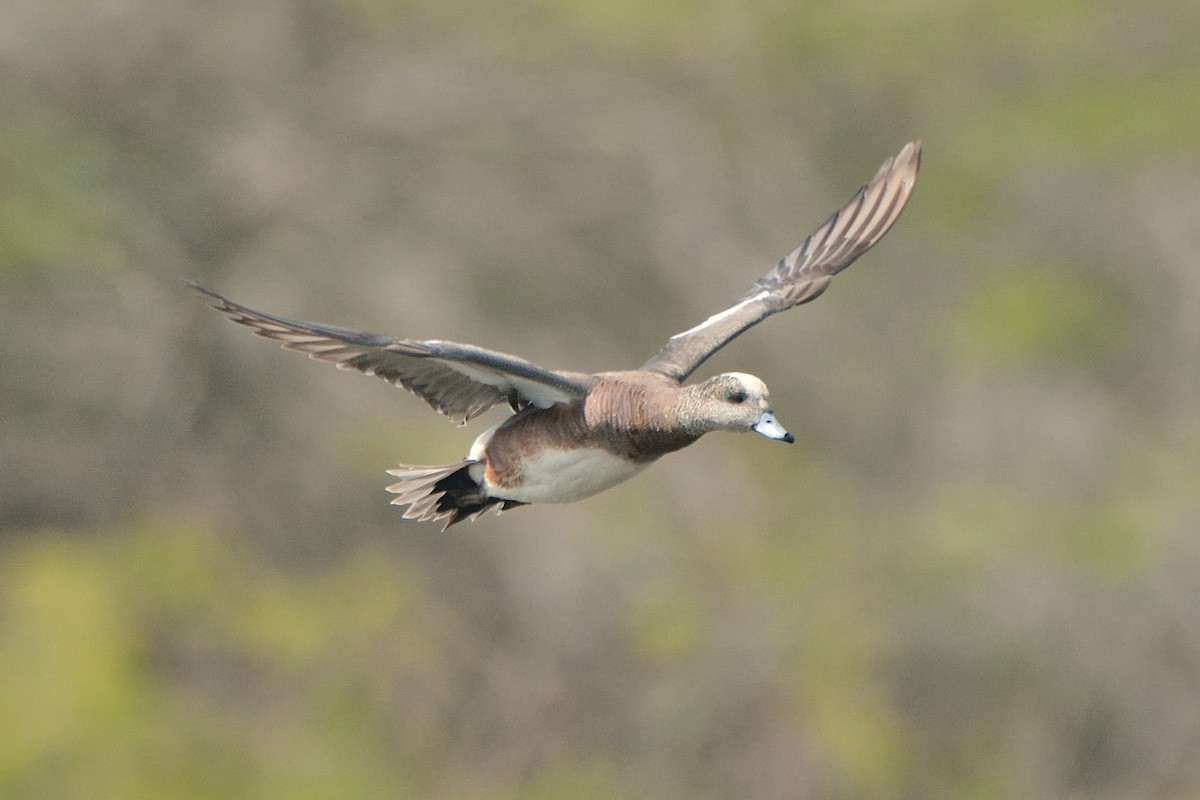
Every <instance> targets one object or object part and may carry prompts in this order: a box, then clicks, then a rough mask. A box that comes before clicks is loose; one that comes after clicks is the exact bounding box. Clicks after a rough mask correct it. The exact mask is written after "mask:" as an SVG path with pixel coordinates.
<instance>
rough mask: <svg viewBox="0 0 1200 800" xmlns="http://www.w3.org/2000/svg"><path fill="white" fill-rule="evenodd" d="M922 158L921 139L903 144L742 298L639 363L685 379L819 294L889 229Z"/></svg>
mask: <svg viewBox="0 0 1200 800" xmlns="http://www.w3.org/2000/svg"><path fill="white" fill-rule="evenodd" d="M920 164H921V143H920V142H910V143H909V144H907V145H905V146H904V149H903V150H901V151H900V152H899V153H898V154H897V155H896V156H895V157H893V158H889V159H888V160H887V161H885V162H884V163H883V166H882V167H880V168H879V171H878V172H877V173H875V177H874V178H872V179H871V182H870V183H868V184H867V185H866V186H864V187H862V188H861V189H859V190H858V192H857V193H856V194H855V195H854V196H853V197H852V198H850V202H848V203H846V205H845V207H844V208H842V210H840V211H838V212H836V213H835V214H834V215H833V216H832V217H830V218H829V219H828V220H826V222H825V224H824V225H822V226H821V227H820V228H817V230H816V231H815V232H814V233H813V234H812V235H811V236H809V237H808V238H807V239H805V240H804V242H803V243H802V244H801V245H800V246H799V247H797V248H796V249H795V250H793V251H792V252H790V253H788V254H787V255H786V256H784V257H783V259H782V260H780V262H779V263H778V264H776V265H775V268H774V269H772V270H771V271H770V272H768V273H767V274H766V275H763V276H762V277H761V278H759V279H758V281H757V282H755V284H754V288H752V289H751V290H750V291H748V292H746V294H744V295H742V296H741V297H740V298H739V299H738V302H736V303H735V304H733V305H732V306H730V307H729V308H727V309H725V310H724V311H721V312H720V313H717V314H714V315H713V316H711V317H709V318H708V319H706V320H704V322H701V323H700V324H699V325H697V326H696V327H694V328H689V329H688V330H686V331H684V332H683V333H677V334H675V335H674V336H672V337H671V338H670V340H669V341H668V342H667V345H666V347H664V348H663V349H662V350H660V351H659V353H658V355H656V356H654V358H652V359H650V360H649V361H647V362H646V363H645V364H643V365H642V366H641V369H644V370H649V371H653V372H661V373H663V374H665V375H670V376H671V377H673V378H676V379H678V380H683V379H685V378H686V377H687V376H688V375H690V374H691V373H692V372H693V371H695V369H696V368H697V367H699V366H700V365H701V364H702V363H704V361H705V360H706V359H707V358H708V357H709V356H711V355H712V354H713V353H715V352H717V350H720V349H721V348H722V347H724V346H725V345H726V344H728V343H729V341H730V340H732V339H733V338H734V337H735V336H737V335H738V334H740V333H741V332H742V331H744V330H746V329H747V328H749V327H750V326H752V325H755V324H757V323H759V322H762V321H763V320H764V319H766V318H767V317H768V316H770V315H771V314H774V313H776V312H778V311H784V310H786V309H789V308H792V307H793V306H798V305H800V304H801V303H807V302H808V301H809V300H813V299H815V298H817V297H818V296H819V295H820V294H821V293H822V292H824V291H825V289H826V288H828V286H829V282H830V280H832V278H833V276H834V275H836V274H837V273H839V272H841V271H842V270H843V269H845V268H846V267H848V266H850V265H851V264H852V263H853V262H854V260H855V259H856V258H858V257H859V256H861V255H862V254H863V253H865V252H867V251H868V250H870V249H871V246H872V245H874V244H875V243H876V242H878V241H879V240H880V239H881V238H882V237H883V235H884V234H885V233H887V231H888V229H889V228H890V227H892V223H894V222H895V221H896V218H897V217H899V216H900V212H901V211H902V210H903V209H904V204H905V203H907V202H908V197H909V195H910V194H911V193H912V189H913V184H914V183H916V180H917V169H918V167H920Z"/></svg>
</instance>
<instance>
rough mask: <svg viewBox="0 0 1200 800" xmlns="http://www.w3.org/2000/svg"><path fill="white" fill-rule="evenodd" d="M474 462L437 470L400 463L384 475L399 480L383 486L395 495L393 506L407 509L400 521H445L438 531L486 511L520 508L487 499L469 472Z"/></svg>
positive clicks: (515, 502)
mask: <svg viewBox="0 0 1200 800" xmlns="http://www.w3.org/2000/svg"><path fill="white" fill-rule="evenodd" d="M479 463H480V462H478V461H472V460H471V459H467V460H465V461H460V462H459V463H457V464H446V465H444V466H438V467H414V466H406V465H403V464H401V465H400V466H398V467H396V468H395V469H389V470H388V474H389V475H394V476H395V477H397V478H399V479H400V480H399V481H397V482H396V483H393V484H392V485H391V486H389V487H387V490H388V491H389V492H391V493H393V494H395V495H396V496H395V497H393V498H392V505H394V506H405V505H406V506H408V508H407V509H405V511H404V519H412V520H417V521H419V522H424V521H431V520H442V519H444V520H446V524H445V525H444V526H442V530H446V528H449V527H450V526H451V525H455V524H457V523H459V522H473V521H475V520H477V519H479V518H480V517H482V516H483V515H484V514H486V513H488V512H489V511H496V512H497V513H499V512H500V511H503V510H505V509H508V508H513V507H514V506H520V505H524V503H519V502H517V501H515V500H503V499H500V498H496V497H490V496H488V494H487V493H486V492H484V490H483V489H482V488H481V487H480V485H479V480H478V478H477V477H475V476H474V475H472V474H471V473H472V469H471V467H473V466H474V465H476V464H479Z"/></svg>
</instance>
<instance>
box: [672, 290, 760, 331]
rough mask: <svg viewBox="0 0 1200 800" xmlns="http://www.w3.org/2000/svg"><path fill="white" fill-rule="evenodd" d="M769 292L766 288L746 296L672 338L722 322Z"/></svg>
mask: <svg viewBox="0 0 1200 800" xmlns="http://www.w3.org/2000/svg"><path fill="white" fill-rule="evenodd" d="M769 294H770V292H769V291H767V290H766V289H764V290H762V291H761V292H759V293H758V294H756V295H754V296H752V297H747V298H746V299H745V300H743V301H742V302H740V303H737V304H736V305H732V306H730V307H729V308H727V309H725V310H724V311H722V312H720V313H718V314H713V315H712V316H711V317H709V318H708V319H706V320H704V322H701V323H700V324H699V325H697V326H696V327H694V328H688V329H687V330H686V331H684V332H683V333H677V334H675V335H674V336H672V337H671V338H672V339H681V338H683V337H684V336H691V335H692V334H693V333H696V332H697V331H702V330H704V329H705V328H707V327H708V326H709V325H712V324H714V323H717V322H720V321H721V320H723V319H725V318H726V317H728V316H730V315H731V314H736V313H737V312H738V311H740V310H742V308H744V307H745V306H748V305H750V304H751V303H756V302H758V301H759V300H762V299H763V298H764V297H766V296H767V295H769Z"/></svg>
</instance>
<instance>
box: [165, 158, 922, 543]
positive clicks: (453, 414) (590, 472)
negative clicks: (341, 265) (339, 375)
mask: <svg viewBox="0 0 1200 800" xmlns="http://www.w3.org/2000/svg"><path fill="white" fill-rule="evenodd" d="M920 160H921V145H920V143H919V142H912V143H910V144H908V145H906V146H905V147H904V149H903V150H901V151H900V153H899V154H897V155H896V156H895V157H894V158H890V159H888V160H887V161H886V162H884V164H883V166H882V167H880V169H879V171H878V172H877V173H876V174H875V177H874V178H873V179H872V180H871V182H870V183H868V184H867V185H866V186H864V187H862V188H861V189H860V190H859V191H858V192H857V193H856V194H855V195H854V196H853V197H852V198H851V199H850V201H849V202H848V203H847V204H846V205H845V207H844V208H842V209H841V210H840V211H838V212H837V213H835V214H834V215H833V216H831V217H830V218H829V219H828V220H827V221H826V222H825V224H823V225H822V226H821V227H819V228H818V229H817V230H816V231H815V232H814V233H813V234H812V235H811V236H809V237H808V238H807V239H805V240H804V242H803V243H802V244H801V245H800V246H799V247H797V248H796V249H794V250H792V251H791V252H790V253H788V254H787V255H786V256H784V257H783V259H782V260H780V262H779V263H778V264H776V265H775V267H774V269H772V270H771V271H770V272H768V273H767V274H765V275H763V276H762V277H761V278H759V279H758V280H757V281H756V282H755V284H754V286H753V287H752V288H751V289H750V291H748V292H747V293H746V294H744V295H742V296H741V297H740V298H739V299H738V301H737V302H736V303H734V304H733V305H732V306H730V307H729V308H727V309H725V310H724V311H721V312H719V313H717V314H714V315H712V316H711V317H709V318H708V319H706V320H704V321H703V322H701V323H700V324H699V325H696V326H695V327H692V328H689V329H687V330H686V331H683V332H682V333H678V334H676V335H674V336H672V337H671V338H670V339H669V340H668V341H667V344H666V346H665V347H663V349H662V350H660V351H659V352H658V354H657V355H655V356H654V357H653V358H651V359H650V360H649V361H647V362H646V363H645V364H643V365H642V366H641V367H639V368H638V369H635V370H623V371H619V372H601V373H599V374H595V375H588V374H584V373H579V372H564V371H560V370H548V369H543V368H542V367H539V366H537V365H535V364H531V363H530V362H528V361H525V360H524V359H521V358H517V357H515V356H510V355H505V354H504V353H497V352H494V351H492V350H485V349H483V348H482V347H474V346H472V345H469V344H457V343H455V342H445V341H439V340H432V341H425V342H419V341H412V340H409V339H392V338H389V337H387V336H379V335H376V334H374V333H365V332H362V331H355V330H350V329H347V328H336V327H332V326H328V325H314V324H312V323H308V322H296V321H293V320H289V319H284V318H282V317H274V316H271V315H269V314H263V313H261V312H259V311H254V310H252V309H249V308H246V307H245V306H241V305H238V304H237V303H234V302H232V301H230V300H227V299H225V298H224V297H221V296H220V295H218V294H216V293H215V292H212V291H209V290H208V289H205V288H203V287H201V286H198V285H197V284H195V283H192V282H191V281H188V282H187V283H188V284H189V285H190V286H192V288H194V289H195V290H196V291H198V292H200V293H201V294H203V295H204V296H205V297H207V298H208V299H209V300H211V301H212V302H213V305H214V307H215V308H217V309H219V310H221V311H223V312H225V313H226V314H228V315H229V317H230V318H231V319H232V320H233V321H234V322H238V323H241V324H242V325H246V326H249V327H250V328H252V329H254V332H255V333H256V334H258V335H259V336H264V337H266V338H268V339H273V340H275V341H277V342H281V343H282V346H283V347H285V348H287V349H289V350H299V351H300V352H302V353H308V354H309V356H310V357H311V358H316V359H320V360H322V361H330V362H333V363H334V364H336V365H337V366H338V367H340V368H342V369H356V370H359V371H360V372H365V373H366V374H368V375H377V376H378V377H380V378H383V379H384V380H386V381H388V382H389V383H393V384H395V385H396V386H401V387H403V388H405V389H408V390H409V391H410V392H412V393H413V394H415V395H417V396H418V397H420V398H421V399H423V400H425V402H427V403H429V405H431V406H433V408H435V409H436V410H437V411H439V412H441V413H442V414H445V415H446V416H447V417H449V418H450V419H451V420H452V421H453V422H456V423H458V424H459V425H462V424H465V423H466V422H467V421H468V420H470V419H472V418H473V417H475V416H478V415H479V414H482V413H483V412H484V411H487V410H488V409H489V408H491V407H492V406H495V405H498V404H501V403H505V402H507V403H508V404H509V405H510V406H511V407H512V410H513V412H514V413H513V415H512V416H510V417H509V418H508V419H506V420H504V421H503V422H501V423H499V424H498V425H495V426H493V427H492V428H490V429H488V430H487V431H484V432H483V434H482V435H480V436H479V438H477V439H476V440H475V442H474V444H472V445H471V449H470V452H469V453H468V454H467V457H466V458H465V459H464V460H462V461H458V462H456V463H453V464H447V465H443V466H431V467H416V466H399V467H397V468H396V469H394V470H388V472H389V473H390V474H392V475H394V476H396V477H397V478H399V481H397V482H396V483H394V484H392V485H391V486H389V487H388V491H389V492H393V493H394V494H395V495H396V497H395V498H394V499H393V500H392V503H393V504H397V505H407V506H408V508H407V509H406V511H405V513H404V517H405V518H406V519H416V520H438V519H444V520H445V526H444V527H445V528H448V527H449V526H451V525H453V524H455V523H457V522H461V521H463V520H474V519H477V518H479V517H480V516H481V515H483V514H486V513H487V512H489V511H493V510H496V511H501V510H504V509H508V508H512V507H514V506H520V505H525V504H527V503H567V502H571V501H574V500H579V499H582V498H584V497H588V496H590V495H593V494H596V493H597V492H601V491H603V490H605V489H608V488H609V487H611V486H615V485H616V484H618V483H620V482H621V481H624V480H628V479H629V478H632V477H633V476H634V475H636V474H637V473H639V472H641V471H642V470H643V469H645V468H646V467H647V466H648V465H649V464H650V463H651V462H653V461H655V460H657V459H658V458H659V457H661V456H663V455H665V454H666V453H670V452H673V451H675V450H679V449H681V448H683V447H686V446H687V445H689V444H691V443H692V442H694V441H696V440H697V439H699V438H700V437H701V436H703V435H704V434H706V433H708V432H709V431H716V430H725V431H743V432H748V431H754V432H757V433H760V434H762V435H763V436H766V437H767V438H769V439H778V440H781V441H784V442H793V441H795V438H794V437H793V436H792V435H791V434H790V433H788V432H787V431H786V430H785V429H784V428H783V426H782V425H780V424H779V422H778V421H776V419H775V415H774V413H773V411H772V410H771V401H770V396H769V394H768V393H767V387H766V384H764V383H763V382H762V381H761V380H760V379H758V378H756V377H754V376H753V375H746V374H744V373H740V372H731V373H727V374H724V375H717V376H716V377H714V378H709V379H708V380H706V381H704V382H703V383H698V384H693V385H690V386H684V385H683V381H684V380H685V379H686V378H687V377H688V376H689V375H691V374H692V373H693V372H694V371H695V370H696V368H697V367H699V366H700V365H701V364H702V363H704V361H705V359H707V358H708V357H709V356H711V355H712V354H713V353H715V352H716V351H717V350H718V349H720V348H721V347H723V346H724V345H725V344H727V343H728V342H729V341H730V340H731V339H733V338H734V337H735V336H737V335H738V334H740V333H741V332H742V331H744V330H746V329H747V328H749V327H750V326H751V325H755V324H757V323H759V322H761V321H762V320H763V319H765V318H766V317H768V316H770V315H771V314H774V313H776V312H778V311H783V310H785V309H788V308H792V307H793V306H797V305H800V304H801V303H807V302H808V301H809V300H813V299H815V298H816V297H817V296H818V295H820V294H821V293H822V292H824V291H825V289H826V288H827V287H828V286H829V282H830V280H831V279H832V278H833V276H834V275H836V274H837V273H838V272H840V271H841V270H843V269H845V268H846V267H847V266H849V265H850V264H851V263H852V262H853V261H854V260H855V259H856V258H858V257H859V256H861V255H862V254H863V253H865V252H866V251H867V250H869V249H870V248H871V246H872V245H874V244H875V243H876V242H877V241H879V239H880V238H881V237H882V236H883V235H884V234H885V233H886V232H887V231H888V229H889V228H890V227H891V226H892V223H894V222H895V221H896V218H897V217H898V216H899V215H900V212H901V210H902V209H903V208H904V205H905V203H906V202H907V201H908V198H909V195H910V193H911V192H912V189H913V184H914V182H915V181H916V178H917V169H918V167H919V165H920ZM443 529H444V528H443Z"/></svg>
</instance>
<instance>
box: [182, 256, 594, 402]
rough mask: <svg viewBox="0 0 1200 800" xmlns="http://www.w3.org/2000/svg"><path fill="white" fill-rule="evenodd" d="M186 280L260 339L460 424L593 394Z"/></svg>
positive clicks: (570, 380)
mask: <svg viewBox="0 0 1200 800" xmlns="http://www.w3.org/2000/svg"><path fill="white" fill-rule="evenodd" d="M181 280H183V282H184V283H186V284H187V285H188V286H189V287H191V288H192V289H193V290H194V291H196V292H198V293H199V294H201V295H203V296H204V297H205V298H206V299H207V300H208V301H209V303H210V304H211V305H212V307H213V308H215V309H217V310H218V311H221V312H223V313H224V314H226V315H227V316H228V317H229V318H230V320H232V321H233V322H236V323H238V324H240V325H245V326H246V327H248V328H250V329H251V330H252V331H253V332H254V333H255V335H257V336H261V337H263V338H265V339H270V340H271V341H274V342H278V343H279V344H280V346H281V347H283V348H284V349H286V350H295V351H297V352H301V353H307V354H308V357H309V358H314V359H317V360H320V361H327V362H330V363H332V364H334V365H336V366H337V367H338V368H339V369H355V370H358V371H359V372H362V373H364V374H367V375H375V376H377V377H379V378H382V379H384V380H386V381H387V382H388V383H391V384H394V385H396V386H399V387H400V388H403V389H407V390H408V391H410V392H412V393H413V394H415V395H417V396H418V397H420V398H421V399H422V400H424V401H425V402H427V403H428V404H429V405H430V406H432V407H433V408H434V409H435V410H436V411H438V412H439V413H441V414H444V415H446V416H447V417H449V418H450V419H451V421H453V422H455V423H456V424H459V425H462V424H465V423H466V422H467V421H469V420H471V419H473V418H474V417H477V416H479V415H480V414H482V413H483V412H485V411H487V410H488V409H490V408H491V407H492V406H494V405H497V404H499V403H503V402H507V403H509V404H510V405H511V406H512V407H513V409H514V410H516V409H519V408H523V407H525V406H527V405H534V406H538V407H539V408H548V407H549V406H552V405H558V404H561V403H569V402H571V401H573V400H576V399H578V398H581V397H583V396H584V395H585V394H587V391H588V389H589V388H590V383H589V382H588V380H587V379H588V377H589V376H583V375H578V374H575V373H570V374H563V373H558V372H554V371H552V370H547V369H543V368H542V367H539V366H537V365H535V364H532V363H530V362H528V361H526V360H524V359H522V358H518V357H516V356H510V355H507V354H505V353H498V352H495V351H493V350H486V349H484V348H482V347H475V346H473V345H468V344H458V343H456V342H445V341H440V340H431V341H413V340H409V339H393V338H390V337H387V336H380V335H379V334H374V333H368V332H366V331H356V330H351V329H350V328H339V327H336V326H333V325H319V324H316V323H311V322H300V321H297V320H292V319H287V318H286V317H276V316H273V315H271V314H265V313H263V312H261V311H255V310H254V309H252V308H247V307H246V306H243V305H240V304H238V303H235V302H233V301H232V300H229V299H228V298H226V297H222V296H221V295H219V294H217V293H216V292H214V291H212V290H211V289H206V288H205V287H203V286H201V285H199V284H198V283H195V282H193V281H190V280H187V279H181Z"/></svg>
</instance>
